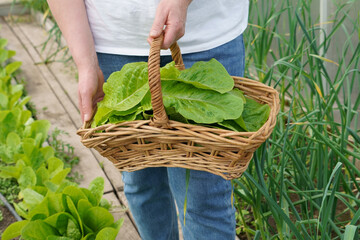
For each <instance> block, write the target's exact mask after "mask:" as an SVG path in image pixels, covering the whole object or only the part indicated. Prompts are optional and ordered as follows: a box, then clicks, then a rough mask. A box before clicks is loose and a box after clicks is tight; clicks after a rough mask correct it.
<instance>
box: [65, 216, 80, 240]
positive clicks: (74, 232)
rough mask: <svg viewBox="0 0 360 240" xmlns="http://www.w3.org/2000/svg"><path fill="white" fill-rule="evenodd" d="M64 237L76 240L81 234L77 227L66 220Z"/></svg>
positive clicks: (72, 222) (71, 221)
mask: <svg viewBox="0 0 360 240" xmlns="http://www.w3.org/2000/svg"><path fill="white" fill-rule="evenodd" d="M66 236H67V237H70V238H71V239H73V240H77V239H80V238H81V232H80V229H79V226H78V225H77V224H76V223H75V222H74V221H73V220H71V219H69V220H68V225H67V229H66Z"/></svg>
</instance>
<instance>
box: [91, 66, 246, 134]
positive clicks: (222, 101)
mask: <svg viewBox="0 0 360 240" xmlns="http://www.w3.org/2000/svg"><path fill="white" fill-rule="evenodd" d="M143 73H147V65H146V64H145V63H131V64H127V65H125V66H124V67H123V69H121V71H119V72H116V73H114V74H112V75H111V76H110V77H109V80H108V82H107V83H106V85H105V86H104V92H105V97H104V100H103V101H102V102H100V103H99V104H98V111H97V113H96V115H95V117H94V121H93V123H92V127H96V126H99V125H102V124H105V123H118V122H122V121H131V120H135V119H148V116H151V114H152V113H151V112H147V111H148V110H151V98H150V93H149V91H148V83H147V75H146V74H143ZM160 74H161V81H162V83H161V85H162V94H163V100H164V105H165V108H166V111H167V113H168V114H169V116H170V119H175V120H178V121H181V122H188V120H192V121H194V122H196V123H206V124H214V123H218V122H222V121H224V120H228V119H237V118H239V117H240V116H241V113H242V111H243V105H244V96H243V94H242V93H241V91H239V90H237V89H234V90H233V87H234V81H233V79H232V77H231V76H230V75H229V74H228V73H227V72H226V70H225V68H224V67H223V66H222V65H221V64H220V63H219V62H218V61H216V60H215V59H212V60H210V61H208V62H197V63H195V64H194V65H193V66H192V67H191V68H189V69H187V70H183V71H179V70H178V69H177V68H176V67H175V63H174V62H171V63H169V64H167V65H166V66H165V67H162V68H161V69H160ZM136 77H137V79H136ZM129 79H131V81H130V80H129ZM131 82H135V84H132V85H129V84H131ZM136 85H137V86H138V87H137V89H136ZM145 86H146V91H147V92H146V93H145V94H144V92H145ZM114 89H116V91H115V90H114ZM119 91H120V92H126V91H128V92H129V94H123V93H121V94H119V93H118V92H119ZM140 92H141V93H142V94H141V96H142V97H143V98H142V99H140V98H139V96H140V95H139V94H132V93H140ZM124 96H129V99H131V100H132V104H128V106H127V107H125V105H123V104H126V103H125V101H124V100H123V99H124ZM135 99H136V101H135ZM111 101H113V102H112V103H111ZM119 103H121V104H120V105H121V106H122V107H121V108H119V106H120V105H117V104H119ZM135 104H137V105H135ZM169 112H171V113H169ZM141 113H142V114H141Z"/></svg>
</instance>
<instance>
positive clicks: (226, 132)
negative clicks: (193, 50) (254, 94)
mask: <svg viewBox="0 0 360 240" xmlns="http://www.w3.org/2000/svg"><path fill="white" fill-rule="evenodd" d="M232 78H233V79H234V81H235V80H237V81H241V83H240V84H245V85H246V84H248V85H251V87H252V88H257V87H260V88H262V89H263V88H266V90H267V91H268V92H267V93H268V94H270V95H269V97H270V98H271V99H272V104H271V103H266V104H268V105H269V106H270V114H269V118H268V119H267V121H266V122H265V123H264V124H263V125H262V126H261V128H260V129H258V130H257V131H256V132H237V131H233V130H230V129H221V128H212V127H208V126H202V125H197V124H188V123H182V122H178V121H174V120H169V121H168V126H169V128H164V127H156V126H152V121H153V120H152V119H150V120H133V121H125V122H120V123H116V124H113V123H107V124H104V125H101V126H97V127H95V128H91V127H90V124H88V125H86V124H85V123H84V125H83V126H82V127H81V128H79V129H78V130H77V134H78V135H79V136H80V137H81V140H82V141H84V140H86V139H89V138H92V137H96V136H99V135H101V136H105V135H106V133H110V134H109V135H113V134H111V133H113V132H114V129H116V128H122V129H121V131H126V127H130V126H132V127H133V129H137V128H138V129H139V132H144V128H140V127H143V126H146V127H145V128H148V130H149V131H152V132H159V133H173V129H177V128H182V129H183V128H186V129H193V128H196V129H198V130H201V131H206V132H209V133H210V134H214V133H216V135H217V136H219V137H221V138H226V137H231V138H233V137H236V138H238V139H239V140H241V139H244V140H254V141H256V137H257V136H259V135H262V133H263V132H264V130H265V129H269V128H270V129H271V130H272V129H273V127H274V125H275V123H276V116H277V114H278V112H279V108H280V107H279V102H280V99H279V94H278V92H277V91H276V90H275V89H274V88H273V87H271V86H268V85H265V84H263V83H261V82H258V81H256V80H252V79H249V78H245V77H238V76H232ZM234 88H236V86H234ZM245 95H246V93H245ZM247 96H248V97H250V98H251V95H250V96H249V95H247ZM272 117H275V119H272ZM92 120H93V118H92V119H91V121H90V123H91V122H92ZM87 126H88V127H87ZM104 130H105V132H104ZM99 131H102V132H101V133H97V132H99ZM169 131H170V132H169ZM271 132H272V131H270V133H269V135H270V134H271ZM204 138H206V137H205V136H204ZM233 141H234V140H229V143H230V142H231V143H233ZM240 145H242V144H240Z"/></svg>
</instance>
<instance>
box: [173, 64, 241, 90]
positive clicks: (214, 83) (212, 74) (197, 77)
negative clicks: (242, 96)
mask: <svg viewBox="0 0 360 240" xmlns="http://www.w3.org/2000/svg"><path fill="white" fill-rule="evenodd" d="M177 80H178V81H181V82H185V83H189V84H192V85H194V86H195V87H197V88H200V89H210V90H214V91H217V92H219V93H226V92H229V91H231V89H233V88H234V80H233V79H232V77H231V76H230V75H229V74H228V72H227V71H226V69H225V68H224V66H223V65H221V63H219V62H218V61H216V60H215V59H211V60H210V61H208V62H203V61H201V62H196V63H195V64H194V65H193V66H192V67H191V68H189V69H185V70H183V71H181V72H180V75H179V78H178V79H177Z"/></svg>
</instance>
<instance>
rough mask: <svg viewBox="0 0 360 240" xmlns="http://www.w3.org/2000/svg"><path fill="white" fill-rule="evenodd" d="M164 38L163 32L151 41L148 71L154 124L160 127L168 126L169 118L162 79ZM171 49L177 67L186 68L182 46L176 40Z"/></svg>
mask: <svg viewBox="0 0 360 240" xmlns="http://www.w3.org/2000/svg"><path fill="white" fill-rule="evenodd" d="M163 40H164V35H163V34H161V35H160V36H159V37H158V38H155V39H154V40H153V41H152V43H151V46H150V53H149V59H148V72H149V86H150V93H151V105H152V108H153V113H154V117H153V119H152V125H153V126H155V127H160V128H168V127H169V126H168V121H169V119H168V117H167V115H166V112H165V107H164V103H163V98H162V92H161V81H160V50H161V45H162V42H163ZM170 51H171V57H172V59H173V60H174V62H175V67H176V68H177V69H179V70H183V69H185V66H184V62H183V59H182V56H181V52H180V48H179V45H178V44H177V43H176V42H175V43H173V44H172V45H171V46H170Z"/></svg>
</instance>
